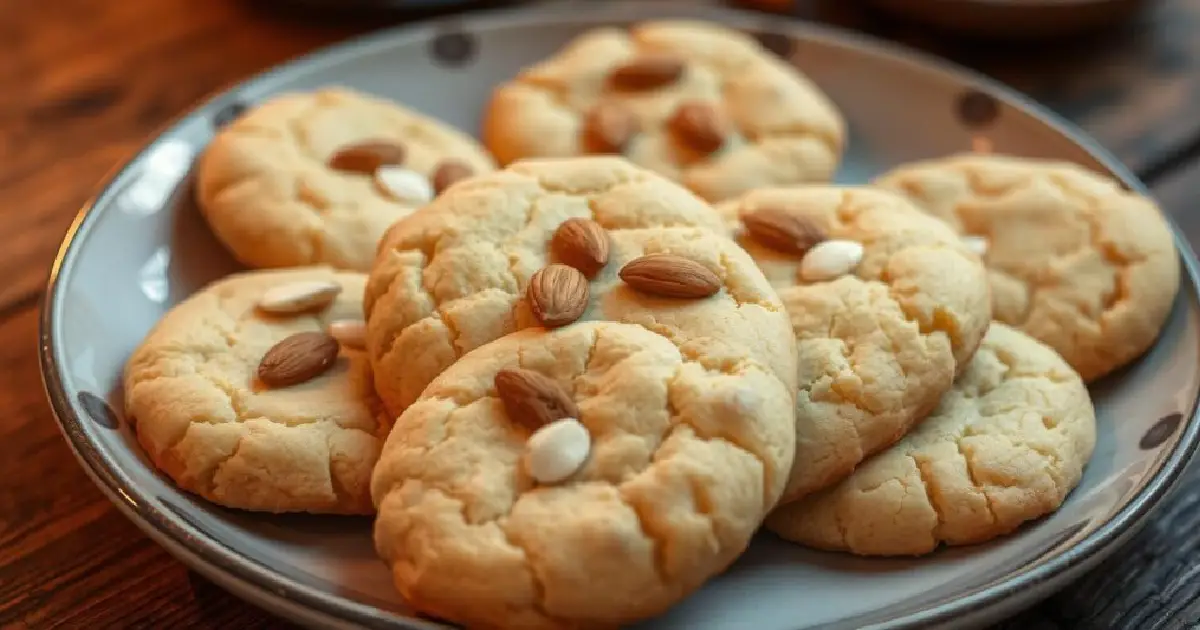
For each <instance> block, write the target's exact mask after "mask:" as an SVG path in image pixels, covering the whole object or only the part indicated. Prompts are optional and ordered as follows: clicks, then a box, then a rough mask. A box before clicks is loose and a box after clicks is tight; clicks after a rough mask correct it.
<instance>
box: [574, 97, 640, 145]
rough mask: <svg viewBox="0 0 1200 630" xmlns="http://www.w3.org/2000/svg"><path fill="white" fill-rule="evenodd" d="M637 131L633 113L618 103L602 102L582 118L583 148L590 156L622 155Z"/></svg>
mask: <svg viewBox="0 0 1200 630" xmlns="http://www.w3.org/2000/svg"><path fill="white" fill-rule="evenodd" d="M638 131H639V125H638V120H637V117H636V116H634V115H633V112H631V111H629V110H628V109H627V108H625V107H624V106H622V105H621V104H619V103H612V102H602V103H599V104H597V105H596V106H595V107H593V108H592V109H591V110H589V111H588V113H587V115H586V116H584V119H583V146H584V149H585V150H587V152H588V153H592V154H617V153H622V152H624V151H625V147H627V146H629V142H630V141H631V140H633V137H634V136H636V135H637V133H638Z"/></svg>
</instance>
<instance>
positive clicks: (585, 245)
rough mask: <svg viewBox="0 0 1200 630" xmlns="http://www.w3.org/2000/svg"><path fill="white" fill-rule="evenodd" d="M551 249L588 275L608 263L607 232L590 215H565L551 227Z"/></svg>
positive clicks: (592, 274)
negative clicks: (571, 217) (558, 224)
mask: <svg viewBox="0 0 1200 630" xmlns="http://www.w3.org/2000/svg"><path fill="white" fill-rule="evenodd" d="M550 251H551V252H553V253H554V256H555V257H557V258H558V259H559V260H561V261H562V262H564V263H566V264H567V265H570V266H571V267H574V268H576V269H578V270H579V272H580V273H582V274H583V275H584V276H586V277H588V278H594V277H596V274H597V273H599V272H600V270H601V269H603V268H604V265H607V264H608V232H607V231H605V229H604V228H603V227H601V226H600V224H599V223H596V222H595V221H592V220H591V219H580V218H575V219H567V220H566V221H563V223H562V225H560V226H558V229H557V230H555V231H554V237H553V238H551V239H550Z"/></svg>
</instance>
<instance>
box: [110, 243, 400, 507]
mask: <svg viewBox="0 0 1200 630" xmlns="http://www.w3.org/2000/svg"><path fill="white" fill-rule="evenodd" d="M306 280H330V281H334V282H337V283H338V284H340V285H341V286H342V292H341V294H340V295H339V296H338V297H337V298H336V299H335V300H334V302H333V303H332V304H330V305H329V306H327V307H325V308H323V309H321V310H319V311H314V312H309V313H305V314H301V315H294V316H290V315H289V316H283V315H264V314H263V313H261V312H260V311H259V310H258V309H257V308H256V303H257V301H258V300H259V298H260V297H261V296H262V294H263V292H264V291H266V290H267V289H270V288H272V287H276V286H280V285H283V284H286V283H290V282H295V281H306ZM365 282H366V278H365V276H364V275H363V274H361V273H355V272H335V271H333V270H331V269H329V268H327V267H310V268H298V269H289V270H280V271H253V272H245V273H241V274H235V275H233V276H229V277H227V278H224V279H221V280H218V281H217V282H215V283H213V284H211V285H209V286H207V287H205V288H203V289H201V290H200V291H198V292H197V293H195V294H194V295H192V296H190V297H189V298H188V299H186V300H184V301H183V302H181V303H179V304H178V305H176V306H175V307H174V308H173V309H171V310H170V311H169V312H168V313H167V314H166V315H165V316H164V317H163V318H162V319H161V320H160V321H159V323H158V324H157V325H156V326H155V327H154V328H153V329H152V330H151V331H150V332H149V334H148V335H147V336H146V338H145V340H144V341H143V342H142V344H141V345H140V346H139V347H138V348H137V349H136V350H135V351H134V353H133V355H132V356H131V357H130V359H129V361H128V364H127V366H126V369H125V382H124V387H125V409H126V413H127V414H128V415H129V416H130V418H131V423H133V425H134V427H135V429H136V432H137V438H138V441H139V442H140V443H141V445H142V447H143V448H144V449H145V451H146V453H147V455H148V456H149V457H150V461H151V462H153V464H154V465H155V466H156V467H157V468H159V469H160V470H161V471H162V472H164V473H166V474H167V475H168V476H169V477H171V478H172V479H173V480H174V481H175V482H176V483H177V484H178V485H179V486H180V487H181V488H183V489H184V490H187V491H189V492H193V493H196V494H198V495H200V496H202V497H204V498H206V499H208V500H210V501H212V502H214V503H217V504H219V505H224V506H226V507H231V508H241V509H247V510H259V511H266V512H313V513H342V514H370V513H372V512H373V511H374V509H373V507H372V503H371V498H370V492H369V490H370V477H371V469H372V467H373V466H374V463H375V461H376V459H377V458H378V455H379V449H380V447H381V445H382V442H383V437H384V436H385V435H386V431H387V428H388V426H389V424H390V422H388V421H387V416H386V414H383V413H381V411H382V405H381V404H380V403H379V402H378V400H377V399H376V398H375V397H374V393H373V391H372V388H371V373H370V364H369V361H368V360H367V357H366V353H365V352H361V351H359V352H356V351H350V350H346V349H343V350H342V351H341V356H339V357H338V359H337V361H336V363H335V364H334V365H333V367H332V368H330V369H329V370H328V371H327V372H325V373H324V374H322V375H320V376H317V377H316V378H313V379H312V380H310V381H307V382H305V383H301V384H298V385H293V386H291V387H286V388H281V389H266V388H265V387H264V386H263V385H261V384H259V383H257V382H256V381H255V372H256V370H257V368H258V364H259V361H260V360H261V359H262V357H263V354H265V353H266V351H267V350H268V349H270V348H271V346H273V345H274V344H276V343H278V342H279V341H281V340H283V339H284V338H286V337H287V336H289V335H291V334H293V333H297V332H304V331H313V330H322V329H323V328H324V326H325V325H326V324H328V323H329V322H330V321H334V320H337V319H361V317H362V292H363V287H364V286H365Z"/></svg>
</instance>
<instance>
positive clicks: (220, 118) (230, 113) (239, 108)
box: [213, 101, 246, 129]
mask: <svg viewBox="0 0 1200 630" xmlns="http://www.w3.org/2000/svg"><path fill="white" fill-rule="evenodd" d="M245 112H246V104H245V103H242V102H240V101H234V102H232V103H229V104H227V105H225V106H224V107H222V108H221V109H218V110H217V113H216V114H214V115H213V127H214V128H216V129H220V128H221V127H224V126H225V125H228V124H229V123H231V122H233V121H235V120H237V119H238V118H240V117H241V115H242V114H244V113H245Z"/></svg>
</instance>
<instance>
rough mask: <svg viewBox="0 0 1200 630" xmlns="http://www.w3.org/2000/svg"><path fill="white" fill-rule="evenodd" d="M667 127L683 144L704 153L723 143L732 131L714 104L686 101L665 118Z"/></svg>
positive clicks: (712, 150) (715, 149)
mask: <svg viewBox="0 0 1200 630" xmlns="http://www.w3.org/2000/svg"><path fill="white" fill-rule="evenodd" d="M667 127H668V128H669V129H670V130H671V132H672V133H673V134H674V135H675V137H676V138H677V139H678V140H679V141H680V142H682V143H683V144H684V145H685V146H687V147H688V148H689V149H692V150H693V151H696V152H697V153H703V154H705V155H707V154H709V153H713V152H715V151H717V149H720V148H721V147H722V146H724V145H725V141H726V140H727V139H728V138H729V136H730V135H731V134H732V133H733V130H732V129H731V127H730V124H729V121H728V120H727V119H726V118H725V116H724V114H722V113H721V112H720V111H719V110H718V109H717V108H716V107H715V106H714V105H712V104H710V103H704V102H700V101H687V102H684V103H682V104H680V105H679V107H677V108H676V109H675V113H673V114H671V117H670V118H669V119H667Z"/></svg>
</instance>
